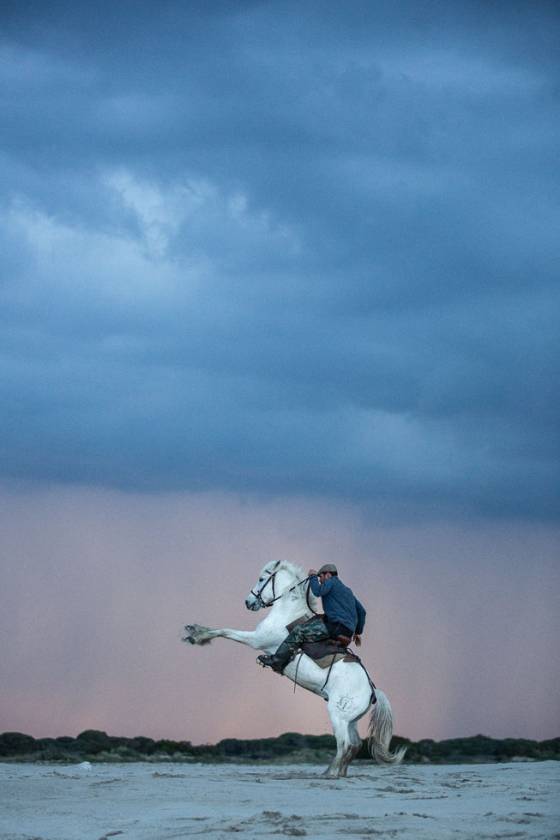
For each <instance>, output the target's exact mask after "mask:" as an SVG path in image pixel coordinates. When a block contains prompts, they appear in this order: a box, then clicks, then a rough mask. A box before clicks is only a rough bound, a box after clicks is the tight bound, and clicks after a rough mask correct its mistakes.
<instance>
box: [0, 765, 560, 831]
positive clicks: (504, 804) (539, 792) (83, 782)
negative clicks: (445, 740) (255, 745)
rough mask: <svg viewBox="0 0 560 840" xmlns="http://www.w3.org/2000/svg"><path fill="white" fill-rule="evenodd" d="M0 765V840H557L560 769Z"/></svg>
mask: <svg viewBox="0 0 560 840" xmlns="http://www.w3.org/2000/svg"><path fill="white" fill-rule="evenodd" d="M321 772H322V768H321V767H319V766H315V765H289V766H288V765H285V766H278V765H231V764H230V765H208V764H206V765H201V764H148V763H141V764H97V765H96V764H94V765H90V766H87V765H71V766H69V765H65V766H60V765H58V766H55V765H52V764H51V765H46V764H43V765H34V764H4V765H0V838H1V840H109V839H110V838H117V839H118V840H160V838H161V840H171V838H181V837H194V836H200V837H205V838H208V840H214V838H216V839H217V838H229V837H231V836H232V834H235V833H241V834H244V835H248V836H252V837H253V836H254V837H268V836H272V835H286V836H293V837H305V836H307V837H317V838H325V839H326V838H339V839H340V837H341V836H342V835H345V836H346V837H351V838H353V837H361V838H371V837H380V838H383V837H387V838H390V837H395V838H415V840H422V838H430V840H440V838H454V840H463V838H546V839H547V840H550V838H555V837H556V838H560V762H552V761H548V762H542V763H524V762H515V763H513V762H512V763H511V764H481V765H472V764H470V765H447V766H432V765H418V766H417V765H405V766H403V767H401V768H395V769H393V768H391V769H384V768H380V767H377V766H375V765H373V764H369V763H366V762H364V763H358V764H355V765H354V766H353V767H352V768H351V773H352V775H351V776H349V777H348V778H347V779H340V780H329V779H325V778H322V777H321Z"/></svg>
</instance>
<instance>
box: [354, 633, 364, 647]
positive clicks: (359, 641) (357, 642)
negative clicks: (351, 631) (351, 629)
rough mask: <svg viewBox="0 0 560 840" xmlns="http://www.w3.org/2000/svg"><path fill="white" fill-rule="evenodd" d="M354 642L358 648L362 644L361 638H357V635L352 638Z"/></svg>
mask: <svg viewBox="0 0 560 840" xmlns="http://www.w3.org/2000/svg"><path fill="white" fill-rule="evenodd" d="M354 641H355V642H356V647H360V646H361V644H362V637H361V636H358V634H357V633H356V634H355V636H354Z"/></svg>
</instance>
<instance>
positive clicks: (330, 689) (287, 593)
mask: <svg viewBox="0 0 560 840" xmlns="http://www.w3.org/2000/svg"><path fill="white" fill-rule="evenodd" d="M245 605H246V607H247V609H249V610H259V609H261V608H262V607H270V612H268V614H267V616H266V618H265V619H264V620H263V621H261V622H260V623H259V624H258V625H257V626H256V628H255V629H254V630H230V629H228V628H223V629H220V630H212V629H210V628H209V627H202V626H201V625H199V624H187V626H186V627H185V633H184V635H183V641H184V642H190V643H191V644H193V645H204V644H208V643H209V642H211V641H212V639H217V638H220V637H221V638H224V639H231V640H232V641H234V642H241V644H244V645H249V646H250V647H252V648H254V649H255V650H262V651H264V652H266V653H274V651H275V650H276V649H277V647H278V646H279V645H280V643H281V642H282V641H283V640H284V639H285V638H286V636H287V632H288V631H287V630H286V626H287V625H288V624H290V623H291V622H292V621H294V620H295V619H297V618H301V617H311V616H312V615H313V613H314V612H315V611H316V607H318V599H317V598H315V596H314V595H313V594H312V593H311V591H310V590H309V589H308V578H307V577H304V575H303V572H302V570H301V569H300V568H298V567H297V566H294V565H293V564H292V563H287V562H276V563H267V564H266V565H265V566H264V568H263V570H262V572H261V573H260V576H259V579H258V581H257V583H256V584H255V586H254V587H253V589H251V592H250V593H249V595H248V596H247V598H246V599H245ZM327 673H328V679H327ZM284 676H286V677H288V678H289V679H291V680H292V681H297V684H298V685H301V686H303V687H304V688H307V689H308V690H309V691H312V692H313V693H314V694H318V695H319V696H320V697H323V698H324V699H325V700H327V701H328V710H329V716H330V719H331V723H332V727H333V732H334V735H335V737H336V747H337V749H336V755H335V757H334V759H333V760H332V762H331V764H330V765H329V767H328V768H327V770H326V775H327V776H335V777H337V776H346V773H347V770H348V765H349V764H350V762H351V761H352V759H353V758H355V756H356V755H357V753H358V752H359V750H360V747H361V744H362V741H361V738H360V735H359V734H358V728H357V724H358V721H359V720H360V718H361V717H363V716H364V715H365V714H366V712H367V711H368V709H369V707H370V705H371V702H372V699H373V696H372V685H371V682H370V679H369V677H368V675H367V672H366V671H365V669H364V668H363V667H362V665H360V664H359V663H357V662H345V661H344V660H339V661H338V662H336V663H335V664H334V665H333V666H332V668H331V669H330V672H328V671H327V669H324V668H321V667H319V665H317V664H316V663H315V662H314V661H313V660H312V659H310V657H308V656H306V655H305V654H304V653H301V652H299V653H298V654H297V655H296V657H295V658H294V659H293V660H292V661H291V662H290V663H289V664H288V665H287V666H286V668H285V670H284ZM375 696H376V698H377V702H376V703H374V705H373V708H372V712H371V717H370V722H369V729H368V745H369V749H370V753H371V755H372V757H373V758H375V759H376V761H377V762H378V763H379V764H400V762H401V761H402V760H403V758H404V754H405V752H406V750H405V749H403V748H400V749H398V750H396V751H395V752H391V751H390V749H389V745H390V743H391V737H392V734H393V716H392V712H391V706H390V703H389V700H388V699H387V697H386V696H385V694H384V693H383V692H382V691H380V690H379V689H378V688H376V690H375Z"/></svg>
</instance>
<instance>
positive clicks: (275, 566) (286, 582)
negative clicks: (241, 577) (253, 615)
mask: <svg viewBox="0 0 560 840" xmlns="http://www.w3.org/2000/svg"><path fill="white" fill-rule="evenodd" d="M302 577H303V574H302V572H301V569H298V568H297V566H294V565H292V563H283V562H281V561H280V560H276V561H273V562H270V563H267V564H266V565H265V566H263V568H262V570H261V573H260V575H259V579H258V580H257V582H256V583H255V585H254V586H253V588H252V589H251V591H250V593H249V594H248V595H247V597H246V598H245V606H246V607H247V609H248V610H254V611H256V610H260V609H261V608H262V607H270V606H271V605H272V604H273V603H274V602H275V601H277V600H278V598H279V597H280V596H281V595H282V594H283V593H284V592H286V590H287V589H289V588H290V587H291V586H294V584H296V583H297V582H298V581H299V580H301V579H302Z"/></svg>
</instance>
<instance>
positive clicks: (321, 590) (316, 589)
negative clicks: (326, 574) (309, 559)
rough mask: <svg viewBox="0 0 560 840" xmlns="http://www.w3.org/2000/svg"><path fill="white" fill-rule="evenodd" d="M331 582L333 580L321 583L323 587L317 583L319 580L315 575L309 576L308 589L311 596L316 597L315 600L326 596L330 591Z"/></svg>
mask: <svg viewBox="0 0 560 840" xmlns="http://www.w3.org/2000/svg"><path fill="white" fill-rule="evenodd" d="M333 580H334V578H329V579H328V580H326V581H325V582H324V583H323V585H321V584H320V583H319V578H318V577H317V575H311V577H310V578H309V588H310V589H311V591H312V592H313V594H314V595H316V596H317V598H319V597H321V598H322V597H323V595H326V594H327V592H330V591H331V589H332V585H333Z"/></svg>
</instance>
